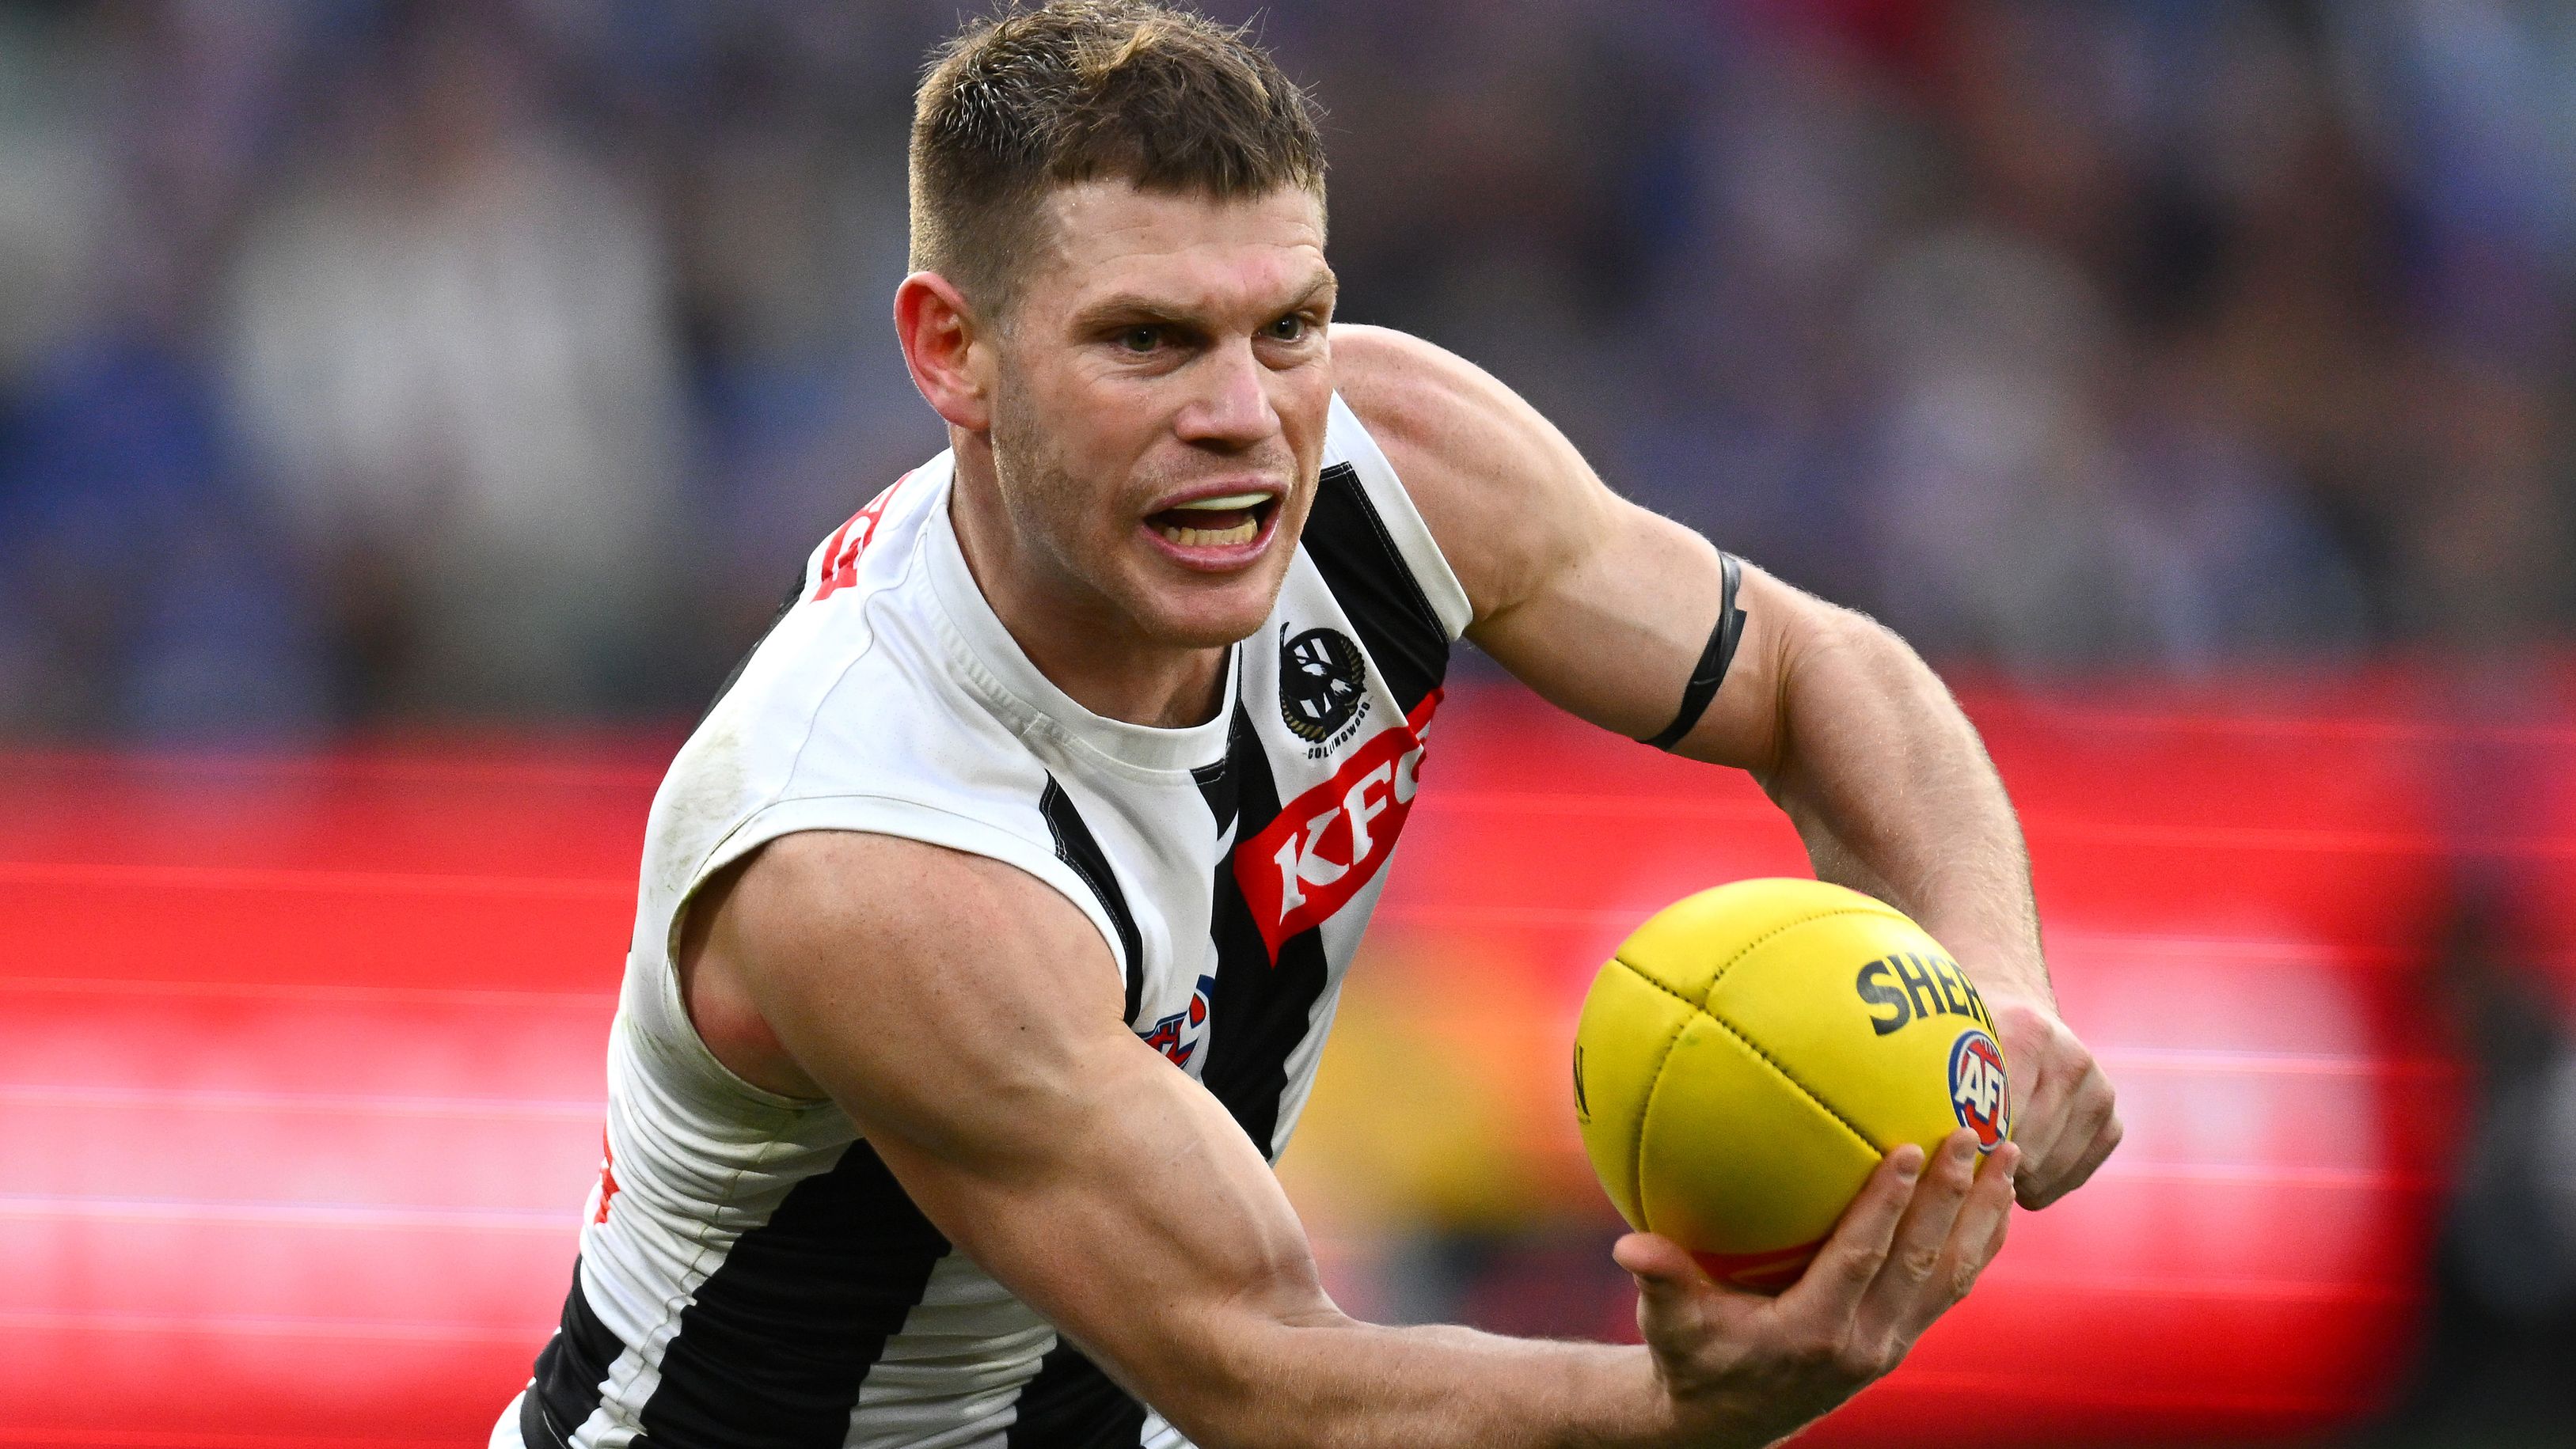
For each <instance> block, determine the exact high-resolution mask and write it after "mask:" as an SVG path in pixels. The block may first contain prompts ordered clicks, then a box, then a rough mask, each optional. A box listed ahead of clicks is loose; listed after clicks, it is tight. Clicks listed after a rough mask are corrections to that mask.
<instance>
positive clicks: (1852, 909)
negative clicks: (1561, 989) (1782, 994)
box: [1610, 906, 1902, 1011]
mask: <svg viewBox="0 0 2576 1449" xmlns="http://www.w3.org/2000/svg"><path fill="white" fill-rule="evenodd" d="M1882 914H1886V915H1898V914H1899V913H1897V912H1896V911H1894V910H1893V909H1892V908H1883V909H1881V910H1876V911H1873V910H1870V909H1868V908H1867V907H1865V906H1836V907H1834V908H1833V909H1832V910H1830V911H1818V912H1816V913H1815V914H1814V915H1812V916H1800V917H1799V918H1797V919H1796V920H1794V921H1782V922H1781V923H1780V924H1778V925H1776V926H1773V927H1772V928H1771V929H1770V930H1767V931H1765V932H1763V933H1762V934H1761V935H1759V936H1756V937H1754V938H1753V939H1752V940H1750V941H1747V942H1745V943H1744V944H1743V945H1741V946H1739V947H1737V948H1736V950H1735V954H1734V955H1732V956H1729V957H1727V958H1726V960H1725V961H1723V962H1721V963H1720V964H1719V966H1718V968H1717V969H1716V970H1715V971H1712V972H1710V973H1709V978H1708V986H1707V988H1706V989H1704V990H1703V991H1701V992H1700V999H1699V1000H1697V1001H1692V1000H1691V999H1690V998H1689V997H1687V996H1684V995H1682V994H1681V993H1680V992H1678V991H1675V990H1674V989H1673V988H1671V987H1669V986H1666V985H1665V984H1664V983H1663V982H1661V981H1658V980H1656V978H1655V976H1654V973H1652V972H1650V971H1648V970H1647V969H1646V968H1645V967H1643V966H1640V965H1638V964H1637V963H1636V962H1634V961H1631V960H1629V959H1628V958H1627V957H1625V956H1622V955H1619V954H1618V953H1617V952H1613V953H1612V954H1611V957H1610V959H1611V960H1613V961H1616V962H1618V963H1619V964H1620V965H1622V966H1625V967H1627V968H1628V969H1629V970H1631V971H1634V972H1636V973H1637V975H1638V976H1639V977H1640V978H1641V979H1643V980H1645V981H1648V982H1652V983H1653V984H1654V987H1655V989H1656V990H1658V991H1661V992H1663V993H1664V994H1665V995H1667V996H1670V997H1672V998H1673V999H1674V1000H1676V1001H1681V1002H1685V1003H1688V1004H1689V1005H1691V1006H1693V1007H1696V1008H1697V1009H1699V1010H1701V1011H1706V1010H1708V998H1709V997H1710V996H1711V995H1713V994H1715V992H1716V991H1717V984H1718V983H1719V982H1721V981H1724V980H1725V979H1726V973H1727V972H1729V971H1732V970H1734V969H1735V968H1736V967H1737V966H1738V965H1740V964H1742V962H1743V960H1744V958H1745V957H1747V956H1750V955H1752V954H1753V953H1754V952H1756V951H1759V950H1761V949H1762V948H1763V946H1765V945H1766V944H1768V943H1769V942H1770V941H1771V940H1772V939H1773V938H1774V937H1777V936H1781V935H1785V934H1786V933H1788V932H1790V931H1794V930H1796V929H1798V928H1799V927H1800V926H1809V925H1813V924H1815V923H1816V922H1818V921H1830V920H1832V919H1833V918H1834V917H1836V916H1875V915H1882ZM1899 919H1902V916H1901V915H1899ZM1626 949H1627V947H1626V945H1625V943H1622V944H1621V946H1620V950H1623V951H1624V950H1626Z"/></svg>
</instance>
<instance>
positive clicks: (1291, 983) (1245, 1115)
mask: <svg viewBox="0 0 2576 1449" xmlns="http://www.w3.org/2000/svg"><path fill="white" fill-rule="evenodd" d="M1225 770H1226V777H1227V779H1228V780H1229V781H1230V782H1231V783H1232V790H1233V798H1234V801H1235V802H1236V804H1237V806H1238V807H1239V808H1240V810H1241V817H1240V819H1239V820H1238V822H1237V824H1236V829H1235V839H1236V840H1237V841H1238V842H1239V841H1244V840H1249V839H1251V838H1252V837H1253V836H1255V835H1257V834H1259V833H1260V832H1261V829H1262V827H1263V826H1266V825H1268V824H1269V823H1270V822H1271V821H1272V820H1274V819H1276V818H1278V815H1279V782H1278V781H1277V780H1276V779H1275V778H1273V777H1272V775H1271V773H1270V761H1269V758H1268V757H1267V756H1265V755H1263V754H1262V752H1261V737H1260V736H1259V735H1258V734H1256V733H1254V731H1253V728H1252V716H1251V715H1250V714H1248V713H1246V712H1245V710H1244V707H1243V702H1242V701H1241V700H1239V699H1238V700H1236V701H1235V705H1234V724H1233V727H1232V729H1231V731H1230V732H1229V733H1228V736H1227V739H1226V747H1225ZM1200 789H1201V790H1202V791H1204V792H1206V793H1207V795H1208V797H1209V802H1208V803H1209V807H1210V808H1211V809H1213V808H1215V806H1216V804H1217V796H1218V791H1217V790H1216V789H1214V788H1211V787H1210V785H1209V784H1208V782H1207V781H1205V780H1202V781H1201V782H1200ZM1220 828H1222V826H1220ZM1236 848H1237V849H1241V846H1240V845H1238V846H1237V847H1236ZM1265 864H1266V862H1265ZM1208 934H1209V935H1210V936H1212V937H1214V938H1215V941H1216V992H1215V994H1214V995H1213V996H1212V997H1211V998H1210V999H1209V1001H1208V1020H1209V1027H1208V1043H1207V1047H1206V1048H1205V1050H1206V1052H1207V1058H1206V1065H1204V1066H1203V1067H1201V1068H1200V1070H1199V1080H1200V1081H1201V1082H1202V1083H1203V1084H1204V1085H1205V1086H1206V1087H1207V1089H1208V1090H1209V1091H1210V1092H1213V1093H1215V1094H1216V1099H1217V1100H1218V1101H1220V1102H1223V1103H1224V1104H1225V1109H1226V1110H1227V1111H1229V1112H1231V1113H1233V1114H1234V1120H1235V1121H1236V1122H1237V1123H1238V1124H1240V1125H1241V1126H1242V1128H1243V1132H1244V1135H1245V1136H1247V1137H1250V1138H1251V1139H1252V1145H1253V1146H1255V1147H1258V1148H1260V1149H1261V1155H1262V1156H1263V1157H1268V1156H1270V1155H1271V1151H1270V1148H1271V1142H1272V1139H1274V1138H1276V1137H1277V1136H1278V1135H1279V1099H1280V1096H1281V1095H1282V1094H1283V1093H1285V1092H1286V1091H1287V1090H1288V1056H1289V1054H1290V1053H1291V1052H1294V1051H1296V1050H1297V1046H1298V1044H1299V1043H1300V1042H1303V1041H1304V1040H1305V1039H1306V1033H1307V1032H1308V1031H1309V1030H1311V1029H1312V1028H1313V1026H1314V1017H1315V1003H1316V1002H1317V1001H1318V1000H1320V999H1321V998H1322V997H1323V994H1324V986H1325V983H1326V982H1327V981H1329V980H1330V979H1331V972H1330V970H1329V969H1328V968H1327V966H1326V963H1325V960H1324V939H1323V937H1322V936H1321V935H1320V934H1318V933H1317V932H1315V931H1313V930H1305V931H1300V932H1298V933H1297V934H1296V935H1294V936H1291V937H1289V938H1288V939H1287V940H1285V941H1283V942H1281V943H1280V944H1279V964H1278V965H1276V966H1273V965H1271V963H1270V948H1269V945H1268V944H1267V943H1266V942H1264V941H1263V940H1262V939H1261V927H1260V925H1259V923H1258V922H1256V921H1255V920H1254V918H1253V914H1252V906H1251V905H1250V903H1248V902H1246V901H1245V900H1244V898H1243V887H1242V886H1241V885H1240V884H1238V883H1237V882H1236V880H1235V878H1234V862H1233V860H1232V859H1231V858H1230V857H1228V858H1224V859H1220V860H1218V861H1217V863H1216V903H1215V909H1214V910H1213V911H1212V912H1211V913H1210V915H1209V919H1208Z"/></svg>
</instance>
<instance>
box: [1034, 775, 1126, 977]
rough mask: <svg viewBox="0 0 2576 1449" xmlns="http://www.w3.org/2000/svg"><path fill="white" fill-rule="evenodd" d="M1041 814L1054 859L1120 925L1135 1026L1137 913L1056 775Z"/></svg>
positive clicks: (1042, 799) (1040, 796) (1042, 796)
mask: <svg viewBox="0 0 2576 1449" xmlns="http://www.w3.org/2000/svg"><path fill="white" fill-rule="evenodd" d="M1038 813H1039V814H1040V815H1043V816H1045V817H1046V823H1047V834H1049V835H1051V836H1054V837H1055V858H1056V859H1058V860H1060V861H1063V862H1064V863H1065V866H1066V868H1067V869H1069V870H1071V871H1072V872H1073V873H1074V874H1075V875H1078V876H1080V877H1082V883H1083V884H1084V885H1087V886H1089V887H1091V893H1092V894H1093V895H1095V896H1098V897H1100V908H1101V909H1102V910H1104V911H1107V912H1108V913H1109V924H1111V925H1113V926H1115V927H1117V928H1118V949H1119V951H1120V952H1121V953H1123V954H1124V955H1125V956H1126V957H1127V960H1126V963H1125V964H1126V967H1127V1021H1128V1024H1129V1025H1131V1026H1132V1025H1134V1024H1135V1021H1136V1007H1137V1004H1138V1003H1139V1002H1140V1001H1142V1000H1143V999H1144V995H1145V938H1144V936H1143V935H1142V934H1140V933H1139V932H1138V931H1137V929H1136V914H1135V912H1133V911H1130V910H1128V909H1127V893H1126V892H1125V891H1122V890H1120V889H1119V888H1118V876H1117V874H1116V873H1115V872H1113V871H1111V870H1110V869H1109V856H1108V854H1107V853H1106V852H1104V851H1103V850H1101V848H1100V842H1099V841H1098V840H1095V839H1093V838H1092V834H1091V827H1090V826H1088V825H1085V824H1083V823H1082V812H1081V811H1079V810H1076V809H1074V808H1073V797H1072V796H1070V795H1067V794H1066V793H1064V787H1063V786H1062V785H1059V784H1057V783H1056V779H1055V776H1053V775H1049V776H1047V782H1046V789H1044V790H1042V791H1040V792H1039V793H1038Z"/></svg>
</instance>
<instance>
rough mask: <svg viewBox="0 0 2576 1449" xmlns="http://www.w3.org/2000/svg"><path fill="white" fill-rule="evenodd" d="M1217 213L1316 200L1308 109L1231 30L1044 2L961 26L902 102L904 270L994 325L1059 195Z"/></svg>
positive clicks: (1137, 11)
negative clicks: (1179, 195) (1288, 190)
mask: <svg viewBox="0 0 2576 1449" xmlns="http://www.w3.org/2000/svg"><path fill="white" fill-rule="evenodd" d="M1106 178H1123V179H1125V180H1128V181H1132V182H1134V183H1135V184H1136V185H1137V186H1138V187H1140V188H1143V189H1145V190H1148V191H1163V192H1202V193H1205V194H1207V195H1209V196H1212V197H1216V198H1218V199H1223V200H1231V199H1234V198H1238V197H1249V196H1262V195H1267V194H1268V193H1270V192H1273V191H1276V190H1278V189H1279V188H1281V187H1283V186H1299V187H1303V188H1305V189H1306V190H1308V191H1311V192H1313V193H1314V194H1315V197H1316V199H1317V200H1318V201H1319V202H1320V201H1321V200H1322V198H1323V193H1324V142H1323V137H1322V135H1321V134H1320V132H1319V131H1318V130H1317V128H1316V124H1315V105H1314V102H1313V101H1311V100H1310V99H1308V97H1307V95H1306V93H1305V92H1304V91H1303V90H1300V89H1299V88H1298V87H1297V85H1296V83H1295V82H1293V81H1291V80H1289V79H1288V77H1287V76H1286V75H1284V74H1282V73H1281V71H1280V69H1279V67H1278V65H1277V63H1275V62H1274V61H1272V60H1271V58H1270V57H1269V55H1268V54H1267V53H1265V52H1264V51H1262V50H1261V48H1260V47H1258V46H1256V45H1254V44H1253V43H1252V42H1251V41H1250V40H1249V39H1247V38H1246V37H1245V34H1244V32H1243V31H1242V30H1240V29H1236V28H1233V27H1230V26H1225V25H1220V24H1218V23H1216V22H1215V21H1213V20H1210V19H1208V18H1207V17H1205V16H1203V15H1198V14H1195V13H1192V12H1190V11H1187V10H1180V9H1175V8H1173V7H1171V6H1168V5H1163V4H1158V3H1153V0H1052V3H1049V4H1044V5H1039V6H1036V7H1032V8H1022V7H1019V6H1014V7H1013V8H1011V9H1009V10H1006V11H1004V12H1003V13H1001V14H999V15H996V16H993V17H991V18H988V19H985V20H980V21H977V22H974V23H973V24H970V25H968V26H967V27H966V29H965V30H963V31H961V32H960V33H959V34H958V35H957V37H956V38H955V39H954V40H951V41H950V42H949V43H948V44H947V45H946V46H945V47H944V48H942V49H941V50H940V52H939V53H938V55H937V56H936V57H935V58H934V59H933V60H932V62H931V65H930V70H929V73H928V74H927V75H925V76H924V77H923V78H922V82H921V89H920V91H919V92H918V93H917V94H916V95H915V97H914V103H913V119H912V265H913V267H914V268H915V269H916V270H924V271H935V272H938V273H940V274H941V275H943V276H945V277H947V278H948V279H949V280H950V281H951V282H953V283H955V284H956V285H957V287H958V289H959V290H960V291H961V292H963V293H965V295H966V297H967V299H968V301H970V302H971V303H973V304H974V305H976V306H977V307H979V308H986V309H990V310H992V311H994V312H996V313H999V312H1002V311H1005V310H1007V309H1008V308H1009V306H1010V303H1011V301H1012V299H1013V297H1014V295H1015V294H1016V292H1017V289H1018V283H1019V280H1020V276H1021V274H1022V272H1023V270H1024V269H1025V267H1026V265H1027V263H1028V261H1029V259H1030V258H1031V257H1032V256H1034V255H1035V254H1036V252H1037V251H1038V249H1039V247H1040V246H1041V245H1043V243H1044V242H1045V240H1046V238H1045V237H1044V235H1043V234H1042V233H1041V231H1040V227H1041V225H1042V224H1043V222H1044V214H1043V212H1042V211H1041V210H1040V203H1041V202H1042V201H1043V200H1044V199H1045V197H1046V194H1047V193H1048V191H1049V190H1051V189H1052V188H1054V187H1056V186H1063V185H1071V184H1074V183H1077V182H1083V181H1093V180H1100V179H1106Z"/></svg>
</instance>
